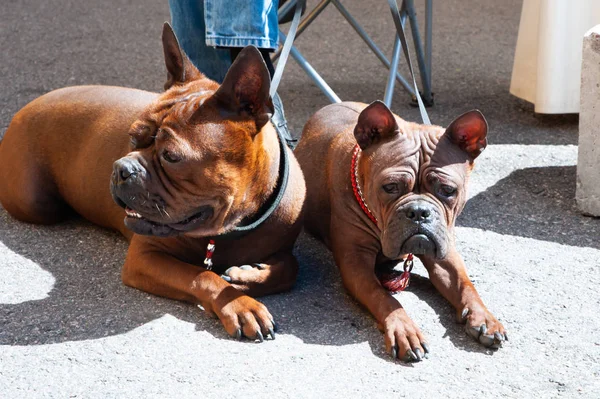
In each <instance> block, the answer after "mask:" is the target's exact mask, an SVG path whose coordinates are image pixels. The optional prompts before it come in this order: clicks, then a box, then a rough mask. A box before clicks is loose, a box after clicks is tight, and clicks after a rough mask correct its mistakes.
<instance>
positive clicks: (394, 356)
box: [392, 346, 398, 359]
mask: <svg viewBox="0 0 600 399" xmlns="http://www.w3.org/2000/svg"><path fill="white" fill-rule="evenodd" d="M392 357H393V358H394V359H396V358H397V357H398V350H397V349H396V347H395V346H394V347H393V348H392Z"/></svg>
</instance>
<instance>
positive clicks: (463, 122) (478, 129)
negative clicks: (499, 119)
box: [444, 109, 488, 159]
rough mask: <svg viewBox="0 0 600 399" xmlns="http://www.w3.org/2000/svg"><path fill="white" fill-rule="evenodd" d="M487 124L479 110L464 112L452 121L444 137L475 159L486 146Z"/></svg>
mask: <svg viewBox="0 0 600 399" xmlns="http://www.w3.org/2000/svg"><path fill="white" fill-rule="evenodd" d="M487 131H488V124H487V121H486V120H485V117H484V116H483V114H482V113H481V112H480V111H479V110H476V109H474V110H472V111H469V112H465V113H464V114H462V115H461V116H459V117H458V118H456V119H454V121H452V123H450V126H448V128H447V129H446V132H445V133H444V135H446V136H448V138H449V139H450V141H452V142H453V143H454V144H456V145H457V146H458V147H460V149H461V150H463V151H465V152H466V153H467V154H469V156H470V157H471V159H475V158H477V157H478V156H479V154H481V152H482V151H483V150H484V149H485V147H486V146H487Z"/></svg>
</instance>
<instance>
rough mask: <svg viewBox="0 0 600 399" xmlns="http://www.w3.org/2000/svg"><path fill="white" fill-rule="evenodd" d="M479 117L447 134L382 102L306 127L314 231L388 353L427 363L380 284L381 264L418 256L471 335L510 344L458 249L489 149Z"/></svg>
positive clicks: (303, 146) (309, 218)
mask: <svg viewBox="0 0 600 399" xmlns="http://www.w3.org/2000/svg"><path fill="white" fill-rule="evenodd" d="M486 136H487V122H486V120H485V118H484V117H483V115H482V114H481V113H480V112H479V111H470V112H467V113H465V114H463V115H461V116H459V117H458V118H456V119H455V120H454V121H453V122H452V123H451V124H450V125H449V126H448V128H447V129H443V128H441V127H438V126H427V125H419V124H416V123H410V122H407V121H404V120H402V119H401V118H399V117H398V116H396V115H394V114H392V112H391V111H390V110H389V109H388V108H387V107H386V106H385V104H383V103H382V102H379V101H377V102H374V103H372V104H371V105H369V106H367V105H366V104H360V103H352V102H347V103H340V104H333V105H329V106H326V107H324V108H323V109H321V110H320V111H318V112H317V113H316V114H315V115H314V116H312V117H311V119H310V120H309V121H308V122H307V124H306V125H305V127H304V131H303V133H302V139H301V140H300V144H299V146H298V148H297V149H296V156H297V158H298V161H299V162H300V165H301V166H302V170H303V172H304V175H305V176H309V178H307V180H306V188H307V199H306V216H305V225H306V228H307V230H308V231H309V232H311V233H312V234H314V235H315V236H317V237H318V238H320V239H321V240H323V241H324V242H325V244H326V245H327V246H328V247H329V248H330V249H331V250H332V252H333V256H334V258H335V262H336V264H337V265H338V267H339V270H340V274H341V276H342V279H343V283H344V286H345V287H346V289H347V290H348V291H349V293H350V294H351V295H352V296H353V297H354V298H356V299H357V300H358V301H359V302H360V303H361V304H362V305H364V306H365V307H366V308H367V309H368V310H369V311H370V312H371V314H372V315H373V316H374V317H375V319H376V320H377V321H378V323H379V325H380V328H381V329H382V330H383V333H384V336H385V345H386V349H387V351H388V353H390V354H391V355H392V356H393V357H394V358H396V357H398V358H400V359H402V360H405V361H420V360H421V359H422V358H423V357H424V356H425V354H426V353H427V352H429V347H428V345H427V342H426V339H425V337H424V336H423V334H422V333H421V331H420V330H419V328H418V327H417V326H416V325H415V324H414V323H413V321H412V320H411V319H410V318H409V316H408V315H407V313H406V311H405V310H404V308H403V307H402V305H401V304H400V303H399V302H398V301H397V300H396V299H395V298H394V297H393V296H392V295H391V294H390V292H389V291H388V289H386V288H385V287H398V286H406V283H407V278H408V276H409V274H408V273H409V271H410V270H407V273H405V275H404V281H398V279H396V281H394V279H393V278H392V279H390V280H386V281H383V282H382V281H380V279H379V278H378V276H377V274H380V272H381V269H382V268H386V267H387V266H389V265H390V264H395V263H398V261H401V260H404V259H406V258H407V257H409V258H408V259H407V260H405V262H410V261H411V259H412V258H411V257H412V254H414V255H416V256H418V257H419V258H420V260H421V261H422V262H423V264H424V265H425V268H426V269H427V271H428V273H429V277H430V279H431V281H432V283H433V285H434V286H435V287H436V288H437V289H438V290H439V291H440V292H441V293H442V295H443V296H444V297H445V298H446V299H447V300H448V301H449V302H450V303H451V304H452V305H453V306H454V307H455V308H456V312H457V316H458V319H459V320H460V321H462V322H464V323H466V330H467V332H468V333H469V334H470V335H471V336H473V337H474V338H475V339H476V340H478V341H479V342H480V343H481V344H483V345H485V346H488V347H494V348H497V347H499V346H500V345H501V344H502V342H503V341H505V340H506V337H507V336H506V331H505V329H504V327H503V326H502V324H501V323H500V322H499V321H498V320H497V319H496V318H495V317H494V316H493V315H492V313H490V312H489V311H488V309H487V308H486V307H485V305H484V304H483V302H482V300H481V298H480V297H479V294H478V293H477V291H476V290H475V287H474V286H473V284H472V283H471V281H470V280H469V277H468V275H467V272H466V268H465V265H464V262H463V260H462V258H461V256H460V255H459V254H458V252H457V250H456V248H455V245H454V224H455V220H456V218H457V216H458V215H459V214H460V212H461V211H462V209H463V207H464V205H465V202H466V197H467V196H466V190H467V183H468V178H469V174H470V172H471V170H472V169H473V162H474V160H475V158H477V156H478V155H479V154H480V153H481V151H482V150H483V149H484V148H485V147H486V143H487V141H486Z"/></svg>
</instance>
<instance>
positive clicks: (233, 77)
mask: <svg viewBox="0 0 600 399" xmlns="http://www.w3.org/2000/svg"><path fill="white" fill-rule="evenodd" d="M270 88H271V76H270V75H269V70H268V69H267V65H266V64H265V61H264V60H263V58H262V55H261V54H260V52H259V51H258V49H257V48H256V47H254V46H247V47H244V49H242V51H240V53H239V54H238V56H237V57H236V59H235V61H234V62H233V64H232V65H231V67H230V68H229V70H228V71H227V74H226V75H225V79H223V83H222V84H221V86H220V87H219V89H218V90H217V92H216V93H215V95H214V97H215V98H216V99H217V101H218V102H219V104H220V106H221V107H223V108H224V109H226V110H228V111H231V112H233V113H235V114H238V115H242V116H248V117H252V118H254V120H255V121H256V126H257V128H258V130H260V129H261V128H262V127H263V126H264V125H265V124H266V123H267V122H268V121H269V120H270V119H271V116H272V115H273V112H274V108H273V101H272V100H271V96H270V94H269V89H270Z"/></svg>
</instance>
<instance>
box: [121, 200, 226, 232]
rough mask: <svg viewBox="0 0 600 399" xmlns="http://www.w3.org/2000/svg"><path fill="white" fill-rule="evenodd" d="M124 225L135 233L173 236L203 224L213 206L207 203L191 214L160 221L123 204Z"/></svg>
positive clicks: (210, 214)
mask: <svg viewBox="0 0 600 399" xmlns="http://www.w3.org/2000/svg"><path fill="white" fill-rule="evenodd" d="M124 208H125V226H126V227H127V228H128V229H130V230H131V231H133V232H134V233H137V234H142V235H154V236H160V237H166V236H173V235H177V234H179V233H184V232H188V231H192V230H195V229H197V228H198V227H200V226H201V225H203V224H204V223H205V222H206V221H207V220H209V219H210V218H211V217H212V215H213V212H214V211H213V208H212V207H211V206H209V205H204V206H201V207H200V208H198V209H197V211H196V212H195V213H194V214H192V215H191V216H189V217H187V218H185V219H183V220H180V221H177V222H169V223H161V222H156V221H153V220H150V219H148V218H146V217H144V216H143V215H142V214H141V213H139V212H138V211H136V210H134V209H131V208H130V207H129V206H127V205H125V207H124Z"/></svg>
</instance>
